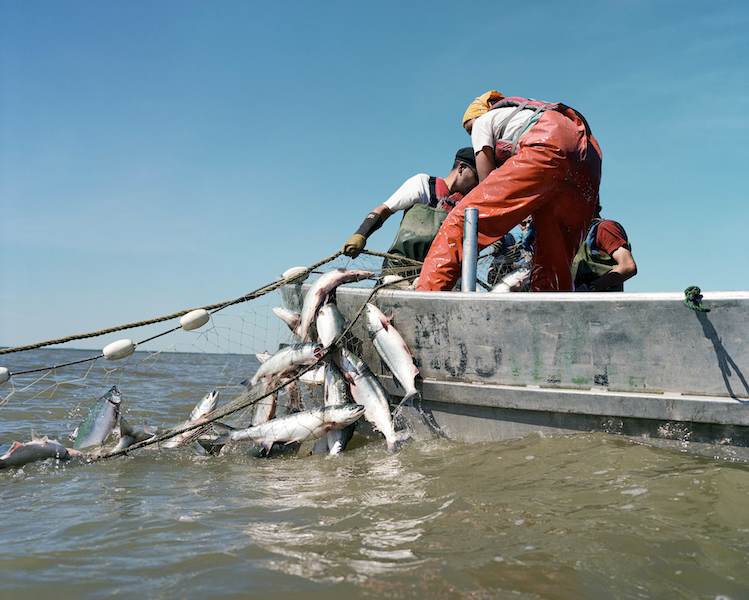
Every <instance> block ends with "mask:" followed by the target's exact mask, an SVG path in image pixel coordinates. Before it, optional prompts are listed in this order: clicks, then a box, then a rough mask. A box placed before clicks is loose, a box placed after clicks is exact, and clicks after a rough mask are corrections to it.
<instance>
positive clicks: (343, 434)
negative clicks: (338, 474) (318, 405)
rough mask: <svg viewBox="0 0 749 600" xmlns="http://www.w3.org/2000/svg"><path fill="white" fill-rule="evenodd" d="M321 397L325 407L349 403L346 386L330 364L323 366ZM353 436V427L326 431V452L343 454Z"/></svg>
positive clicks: (334, 367)
mask: <svg viewBox="0 0 749 600" xmlns="http://www.w3.org/2000/svg"><path fill="white" fill-rule="evenodd" d="M323 395H324V398H325V406H343V405H345V404H350V403H351V394H350V393H349V391H348V384H347V383H346V380H345V379H344V378H343V375H342V374H341V371H340V370H339V369H338V367H336V366H335V365H334V364H332V363H331V364H328V365H326V366H325V388H324V390H323ZM353 435H354V425H349V426H348V427H345V428H343V429H332V430H331V431H328V433H327V436H326V437H327V448H328V452H329V453H330V454H332V455H335V454H339V453H340V452H343V451H344V450H345V449H346V445H347V444H348V443H349V441H350V440H351V437H352V436H353Z"/></svg>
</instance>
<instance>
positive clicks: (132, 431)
mask: <svg viewBox="0 0 749 600" xmlns="http://www.w3.org/2000/svg"><path fill="white" fill-rule="evenodd" d="M155 435H156V427H149V426H148V425H140V426H138V425H130V424H129V423H128V422H127V421H125V418H124V417H120V441H119V442H117V445H116V446H115V447H114V448H112V450H111V451H110V452H119V451H120V450H125V449H126V448H129V447H130V446H132V445H133V444H137V443H138V442H143V441H145V440H148V439H151V438H152V437H153V436H155Z"/></svg>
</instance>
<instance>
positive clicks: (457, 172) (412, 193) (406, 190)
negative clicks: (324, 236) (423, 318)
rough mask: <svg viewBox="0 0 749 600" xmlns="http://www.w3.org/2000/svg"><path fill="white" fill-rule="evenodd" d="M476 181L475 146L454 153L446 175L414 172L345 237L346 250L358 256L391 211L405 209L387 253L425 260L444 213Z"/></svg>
mask: <svg viewBox="0 0 749 600" xmlns="http://www.w3.org/2000/svg"><path fill="white" fill-rule="evenodd" d="M477 183H478V176H477V174H476V158H475V156H474V153H473V149H472V148H461V149H460V150H458V152H457V153H456V154H455V161H454V162H453V168H452V170H451V171H450V173H449V174H448V175H447V177H445V178H444V179H443V178H441V177H430V176H429V175H426V174H423V173H421V174H419V175H414V176H413V177H411V178H410V179H407V180H406V181H405V182H404V183H403V185H401V186H400V187H399V188H398V189H397V190H396V192H395V193H394V194H393V195H392V196H390V198H388V199H387V200H386V201H385V203H384V204H380V205H379V206H377V207H376V208H375V209H374V210H372V212H370V213H369V214H368V215H367V218H366V219H364V222H363V223H362V224H361V225H360V226H359V229H357V230H356V233H354V235H352V236H351V237H350V238H349V239H348V240H347V241H346V243H345V244H344V246H343V253H344V254H345V255H346V256H351V257H356V256H358V255H359V253H360V252H361V251H362V250H363V249H364V246H365V245H366V243H367V238H369V236H370V235H372V233H374V232H375V231H377V230H378V229H379V228H380V227H381V226H382V224H383V223H384V222H385V221H386V220H387V219H388V217H390V215H392V214H393V213H394V212H396V211H399V210H402V211H404V214H403V219H402V220H401V224H400V228H399V230H398V233H397V235H396V236H395V240H394V241H393V244H392V246H391V247H390V249H389V250H388V254H397V255H399V256H403V257H405V258H410V259H412V260H418V261H423V260H424V257H425V256H426V255H427V252H428V251H429V247H430V246H431V244H432V240H433V239H434V236H435V235H437V232H438V231H439V228H440V225H442V222H443V221H444V220H445V217H447V215H448V213H449V212H450V211H451V210H452V209H453V208H454V207H455V205H456V204H457V203H458V202H459V201H460V200H462V199H463V196H464V195H465V194H467V193H468V192H470V191H471V190H472V189H473V188H474V187H475V186H476V184H477ZM383 267H387V265H383Z"/></svg>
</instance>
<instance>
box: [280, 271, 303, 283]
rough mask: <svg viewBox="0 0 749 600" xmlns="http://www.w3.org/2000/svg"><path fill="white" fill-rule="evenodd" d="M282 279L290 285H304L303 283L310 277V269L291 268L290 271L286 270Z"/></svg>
mask: <svg viewBox="0 0 749 600" xmlns="http://www.w3.org/2000/svg"><path fill="white" fill-rule="evenodd" d="M281 277H282V278H283V279H285V280H286V281H287V282H289V283H291V282H292V281H293V282H295V283H302V281H305V280H306V279H307V277H309V269H308V268H307V267H291V268H290V269H286V270H285V271H284V272H283V273H282V274H281Z"/></svg>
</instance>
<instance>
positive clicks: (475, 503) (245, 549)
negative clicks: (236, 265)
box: [0, 350, 749, 600]
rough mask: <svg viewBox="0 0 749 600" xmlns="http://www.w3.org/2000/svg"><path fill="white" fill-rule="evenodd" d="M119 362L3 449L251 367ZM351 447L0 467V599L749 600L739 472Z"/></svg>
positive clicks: (628, 454)
mask: <svg viewBox="0 0 749 600" xmlns="http://www.w3.org/2000/svg"><path fill="white" fill-rule="evenodd" d="M85 355H86V354H85V353H81V352H80V351H69V350H68V351H66V350H41V351H34V352H29V353H26V354H25V355H23V356H19V355H14V356H12V358H11V357H6V360H4V361H3V363H4V364H8V365H9V366H10V365H11V364H12V367H13V368H14V369H15V370H19V369H21V368H25V367H33V366H39V365H44V364H53V363H59V362H64V361H67V360H75V359H77V358H81V357H83V356H85ZM128 360H129V361H131V362H130V363H129V364H128V365H127V366H126V367H124V368H122V369H116V370H106V369H105V368H104V367H103V366H100V365H98V364H97V365H95V366H94V368H91V369H90V370H89V369H88V367H87V366H85V365H83V366H78V367H75V368H73V369H71V370H66V371H65V377H62V378H60V379H58V380H55V379H54V378H52V377H48V378H45V379H44V380H42V381H39V382H36V383H35V384H34V385H32V386H31V387H30V388H29V389H28V390H26V391H20V390H19V392H18V393H16V394H14V395H12V396H11V397H10V399H9V400H8V402H7V403H5V404H4V405H2V406H0V444H2V443H9V442H10V441H12V440H14V439H18V440H26V439H28V438H29V436H30V435H31V432H32V430H33V431H34V432H36V433H38V434H47V435H49V436H50V437H56V438H58V439H60V440H61V441H64V440H65V439H66V438H65V436H66V435H67V434H68V433H69V432H70V431H72V429H74V427H75V426H76V425H77V424H78V422H79V421H80V420H81V418H82V416H83V415H84V414H85V410H86V408H87V407H88V406H89V405H90V404H91V403H92V402H93V401H94V400H95V399H96V398H97V397H98V396H100V395H102V394H103V393H105V392H106V391H107V389H108V387H109V386H111V385H112V384H114V383H116V384H117V385H118V386H119V387H120V389H121V391H122V394H123V412H124V414H125V415H126V417H127V418H128V420H130V421H131V422H135V423H143V422H145V423H148V424H152V425H165V426H168V425H174V424H176V423H178V422H180V421H182V420H184V419H185V418H186V416H187V414H188V413H189V411H190V410H191V408H192V407H193V405H194V404H195V403H196V402H197V401H198V400H199V399H200V398H201V397H202V396H203V395H204V394H205V393H206V392H207V391H209V390H210V389H212V388H213V387H219V389H220V391H221V393H222V394H223V399H224V401H225V400H226V399H229V398H231V397H232V395H233V393H234V392H235V391H236V390H235V389H233V388H225V387H220V386H222V385H225V384H226V383H227V381H229V380H230V379H231V380H232V381H234V379H232V378H236V376H237V374H239V373H242V372H243V371H246V372H247V374H250V373H251V372H252V370H253V369H254V368H256V363H254V361H253V360H251V359H248V358H247V357H243V356H237V355H210V354H205V355H198V354H160V355H157V356H151V357H149V356H146V355H140V353H136V355H135V356H134V357H131V359H128ZM71 374H73V375H78V376H79V379H78V380H77V381H68V382H67V383H60V381H61V379H65V380H69V379H71V378H72V377H71V376H70V375H71ZM31 381H33V378H32V377H31V376H29V377H27V378H25V379H19V380H18V381H16V385H17V386H18V387H19V388H20V387H22V384H23V383H25V382H27V383H30V382H31ZM6 385H8V384H6ZM2 391H3V393H5V392H6V391H7V390H6V389H3V390H2ZM355 439H356V444H355V447H354V448H352V449H351V450H349V451H347V452H345V453H344V454H342V455H341V456H338V457H328V456H287V457H281V458H272V459H257V458H253V457H251V456H249V455H248V454H247V453H246V452H244V451H243V449H242V448H235V449H234V450H233V451H232V452H230V453H229V454H228V455H226V456H219V457H201V456H197V455H196V454H195V453H194V452H193V451H192V450H191V449H190V448H183V449H178V450H173V451H167V450H143V451H139V452H136V453H134V454H133V455H131V456H128V457H125V458H118V459H114V460H109V461H105V462H100V463H95V464H78V463H67V464H54V463H52V462H49V461H48V462H46V463H37V464H32V465H28V466H26V467H25V468H23V469H22V470H16V471H13V470H6V471H0V505H1V506H2V510H3V512H2V514H3V519H2V521H1V522H0V540H2V543H1V544H0V597H1V598H17V597H21V596H22V595H23V597H28V598H46V597H49V598H55V599H63V598H80V597H89V598H99V597H109V596H112V595H120V596H134V597H145V598H201V599H205V598H254V597H257V598H261V597H262V598H287V597H289V598H291V597H295V598H296V597H308V598H326V599H328V600H330V599H332V598H357V597H368V598H369V597H371V598H409V597H429V598H461V597H464V598H525V599H536V598H543V599H570V598H572V599H577V598H591V599H593V598H595V599H598V598H633V599H634V598H705V599H718V598H723V599H725V598H731V599H734V600H736V599H739V598H749V569H747V566H748V565H747V563H748V562H749V468H747V465H746V464H745V463H743V462H739V461H725V460H716V459H711V458H706V457H703V456H699V455H696V454H693V453H691V452H689V451H687V450H688V449H687V448H681V449H676V450H674V449H659V448H655V447H650V446H648V445H643V444H640V443H635V442H633V441H631V440H629V439H626V438H623V437H618V436H614V435H606V434H578V435H572V436H552V437H540V436H530V437H527V438H524V439H521V440H515V441H510V442H504V443H490V444H460V443H454V442H450V441H446V440H443V439H419V440H415V441H413V442H412V443H410V444H408V445H406V446H405V447H404V448H403V449H402V450H401V451H400V452H398V453H395V454H389V453H387V452H386V450H385V445H384V443H382V442H381V441H380V440H377V439H365V438H359V439H357V438H355Z"/></svg>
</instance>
